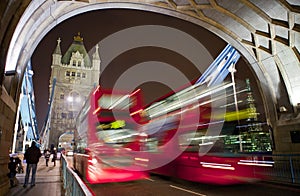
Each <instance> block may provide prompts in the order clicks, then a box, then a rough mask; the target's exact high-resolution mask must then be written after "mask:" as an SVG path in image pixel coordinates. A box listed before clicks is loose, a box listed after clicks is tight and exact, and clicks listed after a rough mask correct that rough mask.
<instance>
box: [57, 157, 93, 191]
mask: <svg viewBox="0 0 300 196" xmlns="http://www.w3.org/2000/svg"><path fill="white" fill-rule="evenodd" d="M61 162H62V172H61V177H62V180H63V185H64V190H65V195H67V196H68V195H72V196H77V195H78V196H81V195H86V196H93V195H94V194H93V193H92V192H91V191H90V189H89V188H88V187H87V186H86V184H85V183H84V182H83V181H82V179H81V178H80V177H79V176H78V175H77V173H76V172H74V171H73V170H72V169H71V168H70V167H69V165H68V162H67V161H66V157H65V155H62V158H61Z"/></svg>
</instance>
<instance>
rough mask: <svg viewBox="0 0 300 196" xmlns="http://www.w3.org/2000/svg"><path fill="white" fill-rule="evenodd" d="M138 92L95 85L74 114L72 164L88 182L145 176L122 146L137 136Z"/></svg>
mask: <svg viewBox="0 0 300 196" xmlns="http://www.w3.org/2000/svg"><path fill="white" fill-rule="evenodd" d="M141 106H142V103H141V92H140V90H139V89H138V90H136V91H134V92H132V93H130V94H129V93H124V92H115V91H113V90H105V89H102V88H101V87H100V86H98V88H97V89H95V90H94V91H93V92H92V93H91V94H90V96H89V98H88V100H87V101H86V102H85V104H84V106H83V108H82V110H81V111H80V112H79V114H78V116H77V119H76V120H77V122H76V123H77V124H76V127H77V130H76V132H75V136H74V138H75V149H74V152H75V153H74V168H75V169H76V170H77V171H78V172H79V173H80V175H82V176H83V177H84V178H85V179H86V180H87V181H88V182H89V183H91V184H96V183H107V182H122V181H130V180H139V179H143V178H145V177H147V173H146V172H143V171H140V170H141V169H139V166H138V165H137V164H136V163H135V162H136V161H135V160H136V157H134V155H133V154H131V149H130V148H128V147H126V145H128V144H130V143H131V142H132V141H135V140H136V138H137V137H138V135H139V134H138V131H137V127H138V125H139V123H138V122H139V121H140V119H141V118H140V111H141Z"/></svg>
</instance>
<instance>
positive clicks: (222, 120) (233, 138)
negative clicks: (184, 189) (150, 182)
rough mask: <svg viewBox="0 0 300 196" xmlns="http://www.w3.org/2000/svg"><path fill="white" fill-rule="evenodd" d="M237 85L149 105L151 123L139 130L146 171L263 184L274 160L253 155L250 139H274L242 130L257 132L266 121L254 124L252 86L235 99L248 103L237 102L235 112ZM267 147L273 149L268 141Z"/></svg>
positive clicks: (193, 90) (186, 92) (198, 88)
mask: <svg viewBox="0 0 300 196" xmlns="http://www.w3.org/2000/svg"><path fill="white" fill-rule="evenodd" d="M232 87H233V84H232V83H227V84H222V85H220V86H215V87H212V88H206V87H205V86H203V85H199V84H198V85H193V86H191V87H189V88H185V89H183V90H180V91H178V92H176V93H174V94H172V95H170V96H168V97H164V98H163V99H159V100H157V101H156V102H154V103H152V104H150V105H149V106H147V107H146V108H145V109H144V114H147V117H148V119H150V120H149V122H148V123H147V124H145V125H144V126H141V128H140V131H141V132H143V135H144V139H143V141H144V142H143V143H141V144H140V151H141V152H143V156H144V157H143V159H141V160H143V161H144V163H145V164H144V167H145V168H147V169H148V170H150V171H151V172H152V173H156V174H160V175H166V176H172V177H176V178H180V179H185V180H190V181H195V182H201V183H212V184H222V185H227V184H236V183H245V182H252V181H255V180H260V179H261V178H262V175H260V171H261V170H262V169H263V168H265V167H272V166H273V164H274V162H273V161H272V160H265V158H264V157H257V156H253V155H251V150H250V147H251V148H254V147H253V146H254V144H253V141H249V138H251V137H254V136H258V135H255V134H259V137H261V138H262V137H263V134H265V136H266V138H268V137H269V136H268V135H267V133H266V132H264V131H263V130H261V131H259V130H257V131H255V133H254V132H246V131H245V132H244V133H242V132H240V131H239V130H238V129H239V128H238V127H240V125H241V123H245V124H246V123H247V125H249V126H256V128H257V127H260V126H263V123H259V122H256V121H255V116H256V111H255V109H254V108H253V103H249V102H247V101H246V100H248V99H247V97H245V96H249V91H248V90H247V88H244V89H242V88H240V89H239V90H238V94H237V95H236V96H238V97H239V98H240V99H239V100H242V99H243V101H239V102H238V103H236V104H238V106H239V107H238V108H239V109H240V110H239V111H236V107H235V106H236V105H235V102H234V100H235V98H234V94H233V89H232ZM251 104H252V105H251ZM259 124H260V125H259ZM250 134H252V135H250ZM249 135H250V136H249ZM248 136H249V137H248ZM251 142H252V143H251ZM266 146H270V143H269V142H268V141H267V142H266ZM266 149H267V150H271V149H270V148H266ZM267 150H266V151H267Z"/></svg>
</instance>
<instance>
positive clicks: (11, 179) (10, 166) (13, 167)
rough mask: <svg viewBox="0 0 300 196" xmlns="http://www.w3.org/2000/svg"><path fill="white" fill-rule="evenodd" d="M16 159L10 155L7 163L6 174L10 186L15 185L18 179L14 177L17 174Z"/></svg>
mask: <svg viewBox="0 0 300 196" xmlns="http://www.w3.org/2000/svg"><path fill="white" fill-rule="evenodd" d="M17 165H18V163H17V160H16V159H15V158H13V157H10V162H9V163H8V169H9V173H8V174H7V176H8V177H9V182H10V187H11V188H12V187H14V186H17V184H18V180H17V179H16V174H17Z"/></svg>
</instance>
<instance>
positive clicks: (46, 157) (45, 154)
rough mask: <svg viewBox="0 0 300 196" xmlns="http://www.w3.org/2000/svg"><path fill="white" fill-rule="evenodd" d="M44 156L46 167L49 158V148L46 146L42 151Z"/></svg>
mask: <svg viewBox="0 0 300 196" xmlns="http://www.w3.org/2000/svg"><path fill="white" fill-rule="evenodd" d="M44 156H45V159H46V167H48V163H49V159H50V150H49V149H48V148H47V149H46V150H45V152H44Z"/></svg>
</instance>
